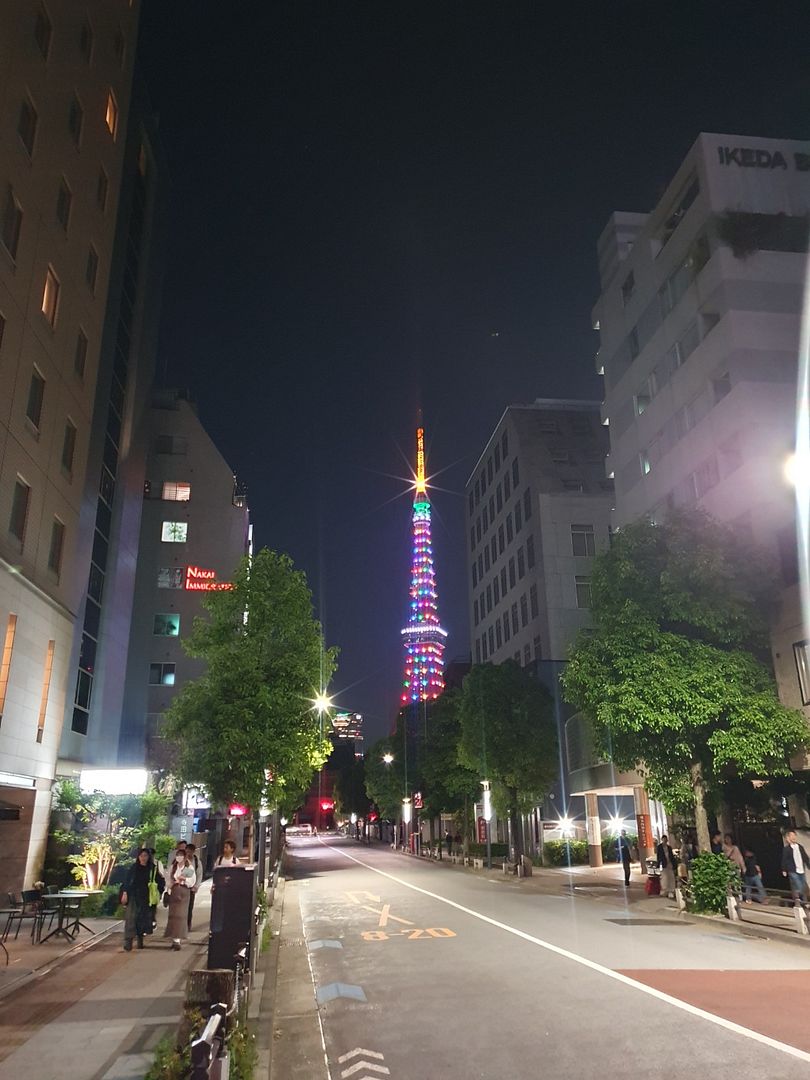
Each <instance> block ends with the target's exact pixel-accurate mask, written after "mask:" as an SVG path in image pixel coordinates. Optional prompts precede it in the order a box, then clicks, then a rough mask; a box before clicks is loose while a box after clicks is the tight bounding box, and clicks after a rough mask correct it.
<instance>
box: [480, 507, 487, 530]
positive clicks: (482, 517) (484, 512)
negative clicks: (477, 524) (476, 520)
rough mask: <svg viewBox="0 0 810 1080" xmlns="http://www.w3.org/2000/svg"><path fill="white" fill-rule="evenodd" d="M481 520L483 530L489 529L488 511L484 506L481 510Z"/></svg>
mask: <svg viewBox="0 0 810 1080" xmlns="http://www.w3.org/2000/svg"><path fill="white" fill-rule="evenodd" d="M481 520H482V521H483V522H484V532H487V530H488V529H489V511H488V510H487V508H486V506H485V507H484V509H483V510H482V511H481Z"/></svg>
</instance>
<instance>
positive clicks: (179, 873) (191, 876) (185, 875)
mask: <svg viewBox="0 0 810 1080" xmlns="http://www.w3.org/2000/svg"><path fill="white" fill-rule="evenodd" d="M175 884H177V885H187V886H188V888H189V889H193V888H194V886H195V885H196V884H197V875H196V874H195V873H194V867H193V866H188V865H186V866H175V868H174V873H173V874H172V885H175Z"/></svg>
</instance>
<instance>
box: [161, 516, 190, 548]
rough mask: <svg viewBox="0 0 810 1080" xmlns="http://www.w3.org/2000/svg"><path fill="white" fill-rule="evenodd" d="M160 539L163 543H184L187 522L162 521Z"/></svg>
mask: <svg viewBox="0 0 810 1080" xmlns="http://www.w3.org/2000/svg"><path fill="white" fill-rule="evenodd" d="M160 539H161V540H162V541H163V542H164V543H165V544H185V542H186V540H187V539H188V522H186V521H164V522H163V524H162V526H161V529H160Z"/></svg>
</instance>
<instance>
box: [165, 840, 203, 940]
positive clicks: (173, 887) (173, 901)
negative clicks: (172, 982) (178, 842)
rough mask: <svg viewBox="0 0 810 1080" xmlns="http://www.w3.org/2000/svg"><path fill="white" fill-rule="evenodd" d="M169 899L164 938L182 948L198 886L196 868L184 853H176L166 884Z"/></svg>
mask: <svg viewBox="0 0 810 1080" xmlns="http://www.w3.org/2000/svg"><path fill="white" fill-rule="evenodd" d="M166 884H167V889H168V897H169V921H168V922H167V923H166V929H165V930H164V932H163V936H164V937H167V938H171V939H172V948H173V949H175V950H177V949H179V948H180V942H181V941H183V940H185V938H186V937H187V936H188V909H189V902H190V897H191V890H192V889H193V888H194V886H195V885H196V884H197V875H196V874H195V873H194V867H193V866H191V865H189V863H188V862H187V860H186V856H185V853H184V852H180V851H178V852H176V853H175V859H174V862H173V863H172V868H171V870H170V872H169V880H168V882H167V883H166Z"/></svg>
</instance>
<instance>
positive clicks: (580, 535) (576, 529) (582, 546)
mask: <svg viewBox="0 0 810 1080" xmlns="http://www.w3.org/2000/svg"><path fill="white" fill-rule="evenodd" d="M571 550H572V551H573V553H574V555H595V554H596V540H595V538H594V533H593V525H572V526H571Z"/></svg>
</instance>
